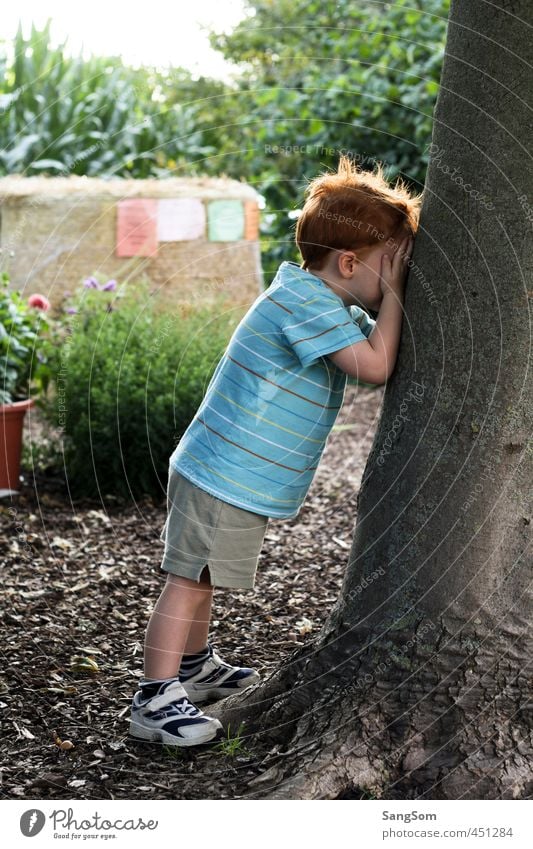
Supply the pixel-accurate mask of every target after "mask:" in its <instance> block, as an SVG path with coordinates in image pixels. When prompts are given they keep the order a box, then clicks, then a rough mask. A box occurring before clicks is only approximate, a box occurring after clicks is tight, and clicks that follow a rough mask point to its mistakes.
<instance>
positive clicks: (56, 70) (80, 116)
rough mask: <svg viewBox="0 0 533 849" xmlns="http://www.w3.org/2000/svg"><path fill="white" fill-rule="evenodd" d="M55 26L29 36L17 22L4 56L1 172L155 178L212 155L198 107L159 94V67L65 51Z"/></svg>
mask: <svg viewBox="0 0 533 849" xmlns="http://www.w3.org/2000/svg"><path fill="white" fill-rule="evenodd" d="M50 24H51V20H48V21H47V23H46V25H45V27H44V29H43V30H42V31H38V30H37V29H36V28H35V26H34V25H33V24H32V28H31V35H30V37H29V39H27V40H26V39H25V38H24V36H23V33H22V29H21V26H20V25H19V28H18V31H17V34H16V37H15V40H14V44H13V49H14V57H13V58H12V60H11V61H10V60H9V58H8V57H7V56H6V55H5V53H2V54H1V55H0V70H1V71H2V80H1V81H0V139H1V146H2V149H1V150H0V174H1V175H5V174H12V173H20V174H24V175H26V176H30V175H35V174H47V175H50V176H54V175H67V174H86V175H89V176H110V175H116V176H130V177H137V178H143V177H150V176H156V177H157V176H166V175H168V173H169V171H170V170H172V168H175V167H176V165H177V164H179V163H185V162H187V161H189V160H190V159H191V158H192V159H195V158H203V157H205V156H206V155H209V153H211V148H206V147H205V146H203V144H202V135H201V133H200V132H198V130H197V129H196V122H195V115H194V108H193V107H191V106H182V105H180V104H179V103H173V104H171V105H168V104H167V103H163V104H162V103H160V102H158V101H157V100H156V99H154V96H153V94H154V90H155V89H156V88H157V87H158V79H157V74H156V73H155V72H154V71H152V70H151V69H149V68H141V69H139V70H136V69H133V68H128V67H126V66H124V65H123V64H122V61H121V59H120V57H111V58H107V57H106V58H101V57H91V58H90V59H83V58H82V57H81V56H80V57H78V58H71V57H69V56H66V55H65V50H64V48H65V44H66V42H64V43H63V44H61V45H59V46H58V47H55V48H53V47H51V45H50ZM169 162H170V166H169Z"/></svg>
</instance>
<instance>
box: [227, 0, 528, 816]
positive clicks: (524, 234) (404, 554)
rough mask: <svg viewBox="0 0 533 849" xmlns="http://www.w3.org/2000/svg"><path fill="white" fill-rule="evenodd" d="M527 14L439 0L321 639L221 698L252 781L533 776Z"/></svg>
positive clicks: (505, 2) (329, 787) (445, 793)
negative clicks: (427, 112) (397, 250)
mask: <svg viewBox="0 0 533 849" xmlns="http://www.w3.org/2000/svg"><path fill="white" fill-rule="evenodd" d="M532 27H533V4H532V3H531V2H530V0H512V1H511V0H495V2H491V4H487V3H485V2H482V0H469V2H458V0H452V7H451V11H450V19H449V27H448V40H447V47H446V55H445V61H444V66H443V72H442V77H441V87H440V91H439V96H438V102H437V106H436V110H435V115H434V129H433V136H432V140H431V145H432V146H431V148H430V157H431V158H430V162H429V167H428V174H427V182H426V186H425V192H424V201H423V206H422V210H421V217H420V229H419V232H418V236H417V239H416V242H415V249H414V254H413V257H412V260H411V269H410V272H409V277H408V281H407V289H406V301H405V317H404V323H403V330H402V339H401V346H400V352H399V357H398V363H397V367H396V370H395V372H394V374H393V376H392V378H391V379H390V381H389V383H388V385H387V387H386V392H385V397H384V403H383V408H382V412H381V417H380V421H379V425H378V429H377V433H376V436H375V439H374V443H373V447H372V450H371V453H370V456H369V458H368V462H367V465H366V468H365V472H364V475H363V481H362V485H361V490H360V493H359V497H358V521H357V524H356V527H355V534H354V539H353V546H352V550H351V553H350V557H349V562H348V565H347V570H346V575H345V580H344V585H343V588H342V592H341V596H340V598H339V600H338V602H337V604H336V606H335V609H334V610H333V611H332V613H331V615H330V617H329V619H328V620H327V622H326V624H325V625H324V627H323V629H322V631H321V633H320V635H319V636H318V637H317V638H316V639H315V641H314V642H312V643H310V644H309V645H307V646H305V647H304V648H303V649H301V650H299V651H297V652H296V653H295V654H294V655H293V656H292V658H291V659H290V662H289V663H286V664H285V666H284V667H283V668H282V669H280V670H278V671H277V672H276V673H275V674H274V675H273V676H272V677H271V678H270V680H268V681H267V682H265V683H264V684H262V685H260V686H258V687H257V688H255V689H254V690H253V691H252V692H251V693H249V694H247V695H245V696H243V697H241V698H240V699H237V698H235V697H233V698H232V699H229V700H226V701H225V702H224V703H221V704H220V706H217V708H216V709H215V712H217V713H218V714H219V715H220V716H222V717H223V718H224V719H225V721H226V722H229V723H231V728H232V729H235V728H236V727H237V726H238V724H239V723H240V722H243V721H244V722H245V728H246V733H247V734H253V735H254V738H253V739H254V741H255V743H256V744H257V745H258V746H261V744H262V742H264V744H265V746H266V747H267V748H268V749H269V750H270V751H271V754H270V755H269V758H268V759H267V767H268V768H267V769H266V771H265V772H264V773H263V774H262V775H261V776H260V777H259V778H258V779H256V781H255V782H254V783H253V785H252V786H251V787H250V788H249V792H250V793H253V794H255V795H256V796H262V797H270V798H298V799H304V798H306V799H307V798H319V799H328V798H350V797H358V796H360V795H361V794H369V795H371V796H374V797H377V798H384V799H393V798H430V799H474V798H477V799H493V798H525V797H527V796H530V795H531V793H532V791H533V780H532V777H531V776H532V769H531V767H532V754H533V744H532V737H533V733H532V732H533V726H532V716H533V703H532V698H531V676H530V671H531V656H532V638H531V635H530V625H531V612H532V607H533V605H532V593H531V571H532V570H531V566H532V563H531V553H530V552H531V549H530V547H529V546H530V540H531V480H532V465H533V464H532V456H533V443H532V440H531V421H532V415H531V413H532V401H531V382H530V375H529V372H528V366H529V356H530V342H531V336H530V315H529V301H528V297H529V298H530V297H531V295H532V292H531V289H532V288H533V287H532V285H531V280H532V270H533V240H532V224H533V209H532V204H533V200H532V199H533V167H532V138H533V134H532V114H533V113H532V103H531V99H532V92H533V55H532V54H533V50H532V45H533V39H532V37H531V33H532ZM288 556H290V552H288ZM210 712H211V713H213V711H210ZM248 744H249V745H250V746H251V747H252V748H253V746H252V744H251V743H250V741H248Z"/></svg>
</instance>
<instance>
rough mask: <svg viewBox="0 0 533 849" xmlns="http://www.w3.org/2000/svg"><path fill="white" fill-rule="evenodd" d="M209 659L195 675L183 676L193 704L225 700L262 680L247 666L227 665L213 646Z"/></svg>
mask: <svg viewBox="0 0 533 849" xmlns="http://www.w3.org/2000/svg"><path fill="white" fill-rule="evenodd" d="M208 651H209V654H208V657H207V660H205V661H204V663H203V665H202V668H201V669H200V670H199V671H198V672H196V674H195V675H189V676H188V677H186V678H185V677H184V676H182V673H181V671H180V681H181V683H182V685H183V689H184V690H185V691H186V693H187V695H188V697H189V698H190V699H191V701H193V702H198V703H199V702H205V701H206V699H224V698H225V697H226V696H231V695H232V694H233V693H240V692H241V691H242V690H245V689H246V688H247V687H251V685H252V684H257V682H258V681H259V679H260V675H259V673H258V672H257V671H256V670H255V669H248V667H246V666H230V664H229V663H225V662H224V661H223V660H221V658H220V657H219V656H218V654H217V653H216V652H215V651H214V650H213V648H212V646H211V645H209V646H208Z"/></svg>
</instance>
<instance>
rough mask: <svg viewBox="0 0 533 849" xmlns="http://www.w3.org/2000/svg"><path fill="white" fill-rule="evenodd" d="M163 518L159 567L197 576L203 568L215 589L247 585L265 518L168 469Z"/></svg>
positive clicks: (196, 578) (252, 576)
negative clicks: (161, 555)
mask: <svg viewBox="0 0 533 849" xmlns="http://www.w3.org/2000/svg"><path fill="white" fill-rule="evenodd" d="M167 510H168V516H167V520H166V522H165V525H164V527H163V530H162V532H161V535H160V539H161V540H162V541H163V542H164V543H165V552H164V554H163V560H162V563H161V569H163V570H165V571H166V572H171V573H172V574H173V575H180V576H181V577H182V578H189V580H192V581H198V582H199V580H200V576H201V574H202V572H203V570H204V567H205V566H207V567H208V569H209V575H210V579H211V584H212V585H213V586H215V587H232V588H234V589H251V588H252V587H253V586H254V581H255V572H256V569H257V561H258V558H259V554H260V552H261V546H262V545H263V538H264V536H265V532H266V529H267V524H268V516H261V515H260V514H259V513H251V512H250V511H249V510H243V509H242V508H241V507H235V506H234V505H233V504H228V502H226V501H221V500H220V499H219V498H216V497H215V496H214V495H211V494H210V493H209V492H206V491H205V490H203V489H200V487H198V486H196V485H195V484H193V483H192V482H191V481H189V480H188V479H187V478H185V477H183V475H181V474H180V473H179V472H178V471H177V470H176V469H174V467H173V466H170V467H169V477H168V488H167Z"/></svg>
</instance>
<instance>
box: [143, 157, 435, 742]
mask: <svg viewBox="0 0 533 849" xmlns="http://www.w3.org/2000/svg"><path fill="white" fill-rule="evenodd" d="M421 197H422V196H421V195H420V196H411V195H410V193H409V191H408V190H407V188H406V187H405V185H404V184H403V183H402V181H401V180H400V181H398V183H397V184H396V186H395V187H394V188H393V187H391V186H389V185H388V183H387V182H386V180H385V179H384V176H383V170H382V166H381V165H378V167H377V172H376V173H369V172H362V171H359V170H358V169H357V166H356V165H354V164H353V163H352V162H351V161H350V160H349V159H348V158H347V157H345V156H342V157H341V159H340V162H339V166H338V170H337V173H330V174H323V175H321V176H319V177H317V178H315V179H314V180H313V181H312V182H311V183H310V185H309V186H308V188H307V199H306V202H305V204H304V207H303V210H302V212H301V215H300V217H299V219H298V222H297V228H296V242H297V244H298V247H299V249H300V252H301V255H302V258H303V262H302V264H301V265H300V266H299V265H297V263H294V262H282V263H281V265H280V267H279V269H278V272H277V274H276V276H275V278H274V280H273V281H272V283H271V285H270V286H269V287H268V289H266V290H265V291H264V292H263V293H262V294H261V295H259V296H258V298H257V299H256V300H255V302H254V303H253V304H252V306H251V307H250V309H249V310H248V312H247V313H246V315H245V316H244V317H243V319H242V320H241V321H240V323H239V325H238V327H237V328H236V330H235V332H234V333H233V336H232V338H231V340H230V342H229V344H228V346H227V348H226V351H225V353H224V355H223V357H222V358H221V360H220V361H219V363H218V365H217V367H216V369H215V372H214V374H213V377H212V378H211V381H210V383H209V386H208V388H207V391H206V394H205V396H204V399H203V401H202V403H201V404H200V407H199V408H198V410H197V412H196V414H195V416H194V418H193V420H192V422H191V423H190V425H189V427H188V428H187V430H186V431H185V433H184V435H183V437H182V438H181V440H180V442H179V443H178V445H177V447H176V449H175V450H174V452H173V454H172V456H171V457H170V461H169V480H168V492H167V500H168V517H167V520H166V523H165V527H164V529H163V532H162V534H161V539H163V540H164V542H165V551H164V556H163V561H162V564H161V568H162V569H163V570H164V571H166V572H167V573H168V574H167V580H166V584H165V587H164V589H163V591H162V593H161V596H160V598H159V600H158V602H157V604H156V606H155V608H154V611H153V613H152V616H151V618H150V621H149V624H148V629H147V633H146V642H145V655H144V661H145V668H144V675H145V677H144V678H143V679H141V681H140V689H139V690H138V692H137V693H135V696H134V698H133V702H132V708H131V722H130V733H131V734H132V735H133V736H135V737H138V738H141V739H143V740H152V741H160V742H161V743H165V744H168V745H175V746H194V745H198V744H201V743H205V742H207V741H209V740H212V739H213V738H214V737H216V736H217V735H218V731H219V729H220V728H221V724H220V722H219V721H218V720H216V719H213V718H211V717H209V716H207V715H206V714H205V713H203V712H202V710H201V709H200V708H198V707H197V706H196V705H197V704H198V703H201V702H203V701H205V700H206V699H209V698H213V697H214V698H223V697H224V696H227V695H229V694H231V693H235V692H239V691H241V690H244V689H245V688H246V687H249V686H250V685H251V684H255V683H256V682H257V681H258V680H259V675H258V673H257V672H256V671H255V670H254V669H249V668H247V667H238V666H232V665H230V664H228V663H226V662H225V661H223V660H221V658H220V657H219V656H218V655H217V653H216V652H215V651H214V650H213V647H212V646H211V645H210V643H209V642H208V629H209V622H210V618H211V600H212V594H213V587H215V586H217V587H232V588H234V589H243V588H252V587H253V586H254V580H255V571H256V566H257V560H258V557H259V553H260V550H261V546H262V543H263V538H264V535H265V531H266V528H267V524H268V520H269V518H292V517H294V516H296V515H297V514H298V512H299V511H300V508H301V506H302V503H303V501H304V499H305V496H306V493H307V491H308V489H309V486H310V484H311V481H312V479H313V476H314V473H315V471H316V468H317V466H318V463H319V460H320V457H321V455H322V452H323V450H324V447H325V443H326V439H327V437H328V434H329V432H330V430H331V427H332V425H333V424H334V422H335V419H336V416H337V413H338V411H339V408H340V406H341V404H342V400H343V396H344V390H345V386H346V379H347V375H352V376H354V377H358V378H360V379H361V380H363V381H368V382H370V383H375V384H381V383H384V382H385V381H386V380H387V379H388V377H389V376H390V374H391V372H392V370H393V368H394V365H395V361H396V355H397V351H398V345H399V340H400V330H401V323H402V309H403V292H404V279H405V276H406V270H407V263H408V260H409V256H410V253H411V249H412V236H413V234H414V233H415V232H416V230H417V227H418V217H419V207H420V203H421ZM365 309H369V310H372V311H375V312H377V311H379V313H378V317H377V320H375V321H374V320H373V319H371V318H370V317H369V316H368V315H367V313H366V312H365V311H364V310H365Z"/></svg>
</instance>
